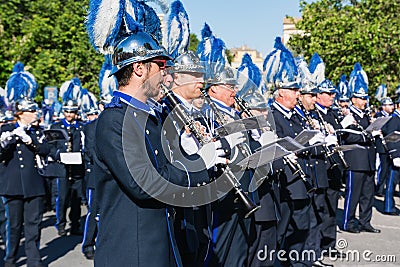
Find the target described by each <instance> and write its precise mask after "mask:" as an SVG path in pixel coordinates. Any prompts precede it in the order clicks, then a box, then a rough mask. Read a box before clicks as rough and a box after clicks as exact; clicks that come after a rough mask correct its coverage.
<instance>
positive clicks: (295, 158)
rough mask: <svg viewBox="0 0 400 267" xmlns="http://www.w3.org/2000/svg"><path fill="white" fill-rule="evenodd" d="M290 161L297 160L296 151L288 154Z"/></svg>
mask: <svg viewBox="0 0 400 267" xmlns="http://www.w3.org/2000/svg"><path fill="white" fill-rule="evenodd" d="M286 157H287V158H288V159H289V160H290V161H296V160H297V156H296V155H295V154H294V153H290V154H289V155H287V156H286Z"/></svg>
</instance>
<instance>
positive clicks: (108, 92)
mask: <svg viewBox="0 0 400 267" xmlns="http://www.w3.org/2000/svg"><path fill="white" fill-rule="evenodd" d="M111 69H112V62H111V57H110V56H105V61H104V63H103V66H102V67H101V70H100V75H99V88H100V99H111V98H112V96H113V92H114V91H116V90H118V82H117V79H116V78H115V76H114V75H112V76H110V73H111Z"/></svg>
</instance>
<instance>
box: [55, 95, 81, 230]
mask: <svg viewBox="0 0 400 267" xmlns="http://www.w3.org/2000/svg"><path fill="white" fill-rule="evenodd" d="M78 109H79V106H78V102H77V101H76V100H72V99H71V100H68V101H66V102H64V103H63V107H62V110H63V113H64V119H62V120H60V121H59V122H56V123H54V124H53V125H52V126H51V127H50V129H59V130H65V131H66V133H67V135H68V139H67V140H59V141H55V142H54V143H53V144H52V147H51V149H52V153H51V154H52V155H55V160H57V161H58V162H60V161H61V153H71V152H77V153H81V154H82V153H83V148H84V134H83V124H82V123H81V122H80V121H78V120H77V116H78ZM52 164H56V168H58V169H59V173H60V174H63V175H61V176H59V177H57V189H58V190H57V193H58V195H57V197H56V217H57V222H56V228H57V231H58V235H60V236H65V235H66V234H67V231H66V229H65V228H66V223H67V209H68V207H70V208H71V209H70V211H69V218H70V220H71V222H70V223H71V229H70V234H71V235H82V229H81V226H82V225H81V222H80V220H81V201H82V195H83V178H84V176H85V168H84V163H83V160H82V158H81V163H80V164H64V163H63V164H57V163H52Z"/></svg>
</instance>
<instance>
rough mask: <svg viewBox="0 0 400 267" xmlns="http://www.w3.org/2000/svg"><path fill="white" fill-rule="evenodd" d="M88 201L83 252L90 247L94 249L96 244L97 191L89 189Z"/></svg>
mask: <svg viewBox="0 0 400 267" xmlns="http://www.w3.org/2000/svg"><path fill="white" fill-rule="evenodd" d="M86 198H87V200H88V212H87V214H86V220H85V228H84V231H83V241H82V252H83V253H84V252H85V249H86V248H88V247H94V245H95V244H96V237H97V220H96V217H97V213H98V208H97V202H96V190H94V189H92V188H88V190H87V196H86Z"/></svg>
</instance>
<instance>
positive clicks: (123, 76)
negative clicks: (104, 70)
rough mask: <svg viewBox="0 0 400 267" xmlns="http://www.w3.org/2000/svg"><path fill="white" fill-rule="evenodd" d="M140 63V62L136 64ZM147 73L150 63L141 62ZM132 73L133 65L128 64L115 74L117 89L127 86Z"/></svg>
mask: <svg viewBox="0 0 400 267" xmlns="http://www.w3.org/2000/svg"><path fill="white" fill-rule="evenodd" d="M137 63H140V62H137ZM142 63H143V64H144V65H145V67H146V68H147V70H148V71H150V69H151V63H150V62H149V61H142ZM132 73H133V63H132V64H129V65H128V66H126V67H124V68H122V69H121V70H119V71H118V72H117V73H115V74H114V75H115V77H116V78H117V81H118V87H123V86H127V85H128V84H129V80H130V79H131V77H132Z"/></svg>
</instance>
